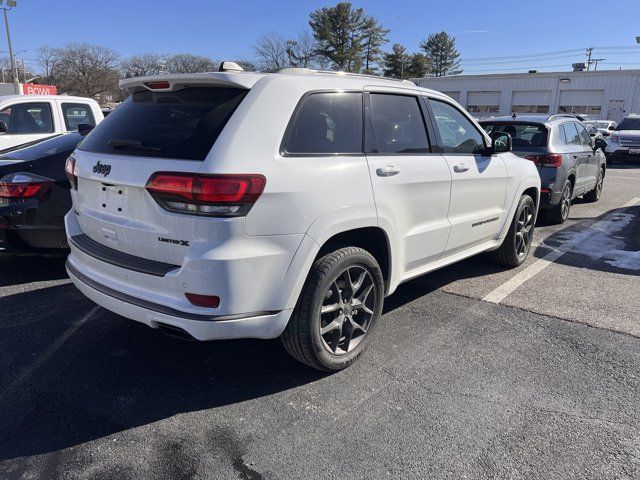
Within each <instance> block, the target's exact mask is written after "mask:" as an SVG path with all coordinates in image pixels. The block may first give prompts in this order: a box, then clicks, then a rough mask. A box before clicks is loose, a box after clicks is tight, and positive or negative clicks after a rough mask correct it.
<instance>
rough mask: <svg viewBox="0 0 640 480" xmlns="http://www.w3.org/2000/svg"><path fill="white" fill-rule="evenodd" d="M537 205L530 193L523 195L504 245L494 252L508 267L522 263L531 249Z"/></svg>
mask: <svg viewBox="0 0 640 480" xmlns="http://www.w3.org/2000/svg"><path fill="white" fill-rule="evenodd" d="M535 224H536V206H535V203H534V202H533V199H532V198H531V197H530V196H529V195H522V196H521V197H520V200H519V201H518V208H516V213H515V215H514V216H513V220H512V221H511V226H510V227H509V231H508V232H507V236H506V237H505V239H504V241H503V242H502V245H500V248H498V249H497V250H494V251H493V252H492V254H493V256H494V258H495V260H496V261H497V262H498V263H500V264H501V265H504V266H506V267H517V266H519V265H522V262H524V261H525V260H526V258H527V256H528V255H529V250H531V241H532V240H533V231H534V230H535V227H536V225H535Z"/></svg>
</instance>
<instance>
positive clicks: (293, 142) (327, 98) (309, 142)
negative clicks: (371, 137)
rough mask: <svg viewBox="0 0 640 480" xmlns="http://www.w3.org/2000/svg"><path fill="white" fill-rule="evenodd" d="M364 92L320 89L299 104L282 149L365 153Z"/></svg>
mask: <svg viewBox="0 0 640 480" xmlns="http://www.w3.org/2000/svg"><path fill="white" fill-rule="evenodd" d="M362 132H363V129H362V94H361V93H357V92H356V93H353V92H318V93H312V94H309V95H307V96H305V97H304V98H303V99H302V100H301V101H300V104H299V105H298V108H297V109H296V111H295V113H294V114H293V117H292V119H291V122H290V123H289V127H288V128H287V133H286V135H285V140H284V142H283V145H282V150H283V152H284V153H286V154H290V155H335V154H359V153H362Z"/></svg>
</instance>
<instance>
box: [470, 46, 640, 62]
mask: <svg viewBox="0 0 640 480" xmlns="http://www.w3.org/2000/svg"><path fill="white" fill-rule="evenodd" d="M592 48H593V49H594V50H608V51H607V52H606V53H607V54H609V53H611V52H609V50H637V51H638V53H640V47H638V46H619V47H592ZM584 51H585V49H583V48H576V49H573V50H558V51H555V52H545V53H531V54H523V55H505V56H496V57H477V58H463V59H462V61H465V62H476V61H477V62H484V61H494V60H509V59H514V58H515V59H529V58H534V57H550V56H553V55H560V54H566V53H582V52H584ZM627 53H628V52H619V54H627ZM554 58H559V57H554ZM540 60H542V58H540Z"/></svg>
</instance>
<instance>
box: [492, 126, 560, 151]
mask: <svg viewBox="0 0 640 480" xmlns="http://www.w3.org/2000/svg"><path fill="white" fill-rule="evenodd" d="M482 128H484V129H485V131H486V132H487V133H488V134H491V133H493V132H504V133H508V134H509V135H511V141H512V144H513V149H514V150H515V151H526V150H532V149H533V150H536V149H545V148H547V135H548V132H547V128H546V127H545V126H544V125H540V124H537V123H517V124H515V123H489V122H482Z"/></svg>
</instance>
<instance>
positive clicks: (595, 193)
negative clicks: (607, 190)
mask: <svg viewBox="0 0 640 480" xmlns="http://www.w3.org/2000/svg"><path fill="white" fill-rule="evenodd" d="M603 186H604V168H601V169H600V171H599V172H598V178H596V186H595V187H594V189H593V190H591V191H590V192H587V193H585V194H584V195H583V198H584V199H585V200H586V201H587V202H597V201H598V200H600V195H602V187H603Z"/></svg>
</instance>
